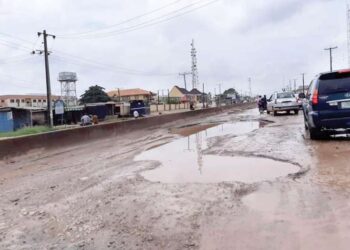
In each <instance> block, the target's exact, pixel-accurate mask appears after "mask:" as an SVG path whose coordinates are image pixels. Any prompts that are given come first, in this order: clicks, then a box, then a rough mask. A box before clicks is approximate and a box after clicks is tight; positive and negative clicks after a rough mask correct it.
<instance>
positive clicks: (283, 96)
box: [277, 93, 294, 99]
mask: <svg viewBox="0 0 350 250" xmlns="http://www.w3.org/2000/svg"><path fill="white" fill-rule="evenodd" d="M284 98H294V95H293V94H292V93H278V94H277V99H284Z"/></svg>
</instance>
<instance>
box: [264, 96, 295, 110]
mask: <svg viewBox="0 0 350 250" xmlns="http://www.w3.org/2000/svg"><path fill="white" fill-rule="evenodd" d="M279 111H286V112H287V113H288V114H289V113H290V111H294V114H296V115H297V114H298V113H299V104H298V100H297V99H296V98H295V96H294V94H293V93H292V92H282V93H274V94H273V95H271V97H270V98H269V99H268V100H267V113H268V114H270V113H273V114H274V115H276V114H277V112H279Z"/></svg>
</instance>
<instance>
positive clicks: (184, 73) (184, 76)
mask: <svg viewBox="0 0 350 250" xmlns="http://www.w3.org/2000/svg"><path fill="white" fill-rule="evenodd" d="M187 75H192V72H183V73H179V76H183V78H184V84H185V89H186V90H187V82H186V76H187Z"/></svg>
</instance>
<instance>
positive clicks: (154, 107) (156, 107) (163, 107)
mask: <svg viewBox="0 0 350 250" xmlns="http://www.w3.org/2000/svg"><path fill="white" fill-rule="evenodd" d="M150 108H151V113H154V112H163V111H171V110H181V109H190V104H189V103H179V104H165V103H164V104H151V107H150Z"/></svg>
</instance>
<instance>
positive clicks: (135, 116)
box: [133, 110, 140, 119]
mask: <svg viewBox="0 0 350 250" xmlns="http://www.w3.org/2000/svg"><path fill="white" fill-rule="evenodd" d="M133 115H134V118H135V119H137V118H139V116H140V114H139V112H138V111H137V110H135V111H134V113H133Z"/></svg>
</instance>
